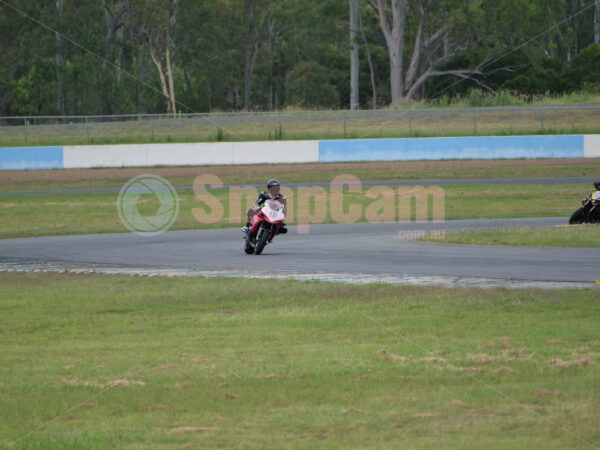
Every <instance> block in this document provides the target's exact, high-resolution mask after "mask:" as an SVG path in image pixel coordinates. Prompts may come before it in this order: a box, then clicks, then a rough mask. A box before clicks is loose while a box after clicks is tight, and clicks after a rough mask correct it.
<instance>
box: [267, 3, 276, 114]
mask: <svg viewBox="0 0 600 450" xmlns="http://www.w3.org/2000/svg"><path fill="white" fill-rule="evenodd" d="M267 34H268V39H269V111H274V110H275V108H276V105H275V86H274V84H275V21H274V20H273V18H272V17H271V15H269V17H268V18H267Z"/></svg>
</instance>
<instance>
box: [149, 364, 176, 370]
mask: <svg viewBox="0 0 600 450" xmlns="http://www.w3.org/2000/svg"><path fill="white" fill-rule="evenodd" d="M171 369H177V364H163V365H162V366H156V367H155V368H154V370H158V371H162V370H171Z"/></svg>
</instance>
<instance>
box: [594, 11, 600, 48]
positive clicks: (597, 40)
mask: <svg viewBox="0 0 600 450" xmlns="http://www.w3.org/2000/svg"><path fill="white" fill-rule="evenodd" d="M599 8H600V0H596V1H595V2H594V44H600V23H598V22H599V18H598V9H599Z"/></svg>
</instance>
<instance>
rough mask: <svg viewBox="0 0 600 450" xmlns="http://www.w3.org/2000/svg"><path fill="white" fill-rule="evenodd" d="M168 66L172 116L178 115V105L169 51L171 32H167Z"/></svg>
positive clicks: (166, 58)
mask: <svg viewBox="0 0 600 450" xmlns="http://www.w3.org/2000/svg"><path fill="white" fill-rule="evenodd" d="M166 41H167V42H166V57H165V60H166V65H167V81H168V82H169V102H170V104H171V108H170V109H171V114H176V113H177V103H176V102H175V87H174V85H173V70H172V66H171V53H170V51H169V44H170V42H169V30H167V32H166Z"/></svg>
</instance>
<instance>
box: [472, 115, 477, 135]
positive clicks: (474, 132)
mask: <svg viewBox="0 0 600 450" xmlns="http://www.w3.org/2000/svg"><path fill="white" fill-rule="evenodd" d="M473 135H475V136H477V115H476V114H475V111H473Z"/></svg>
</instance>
